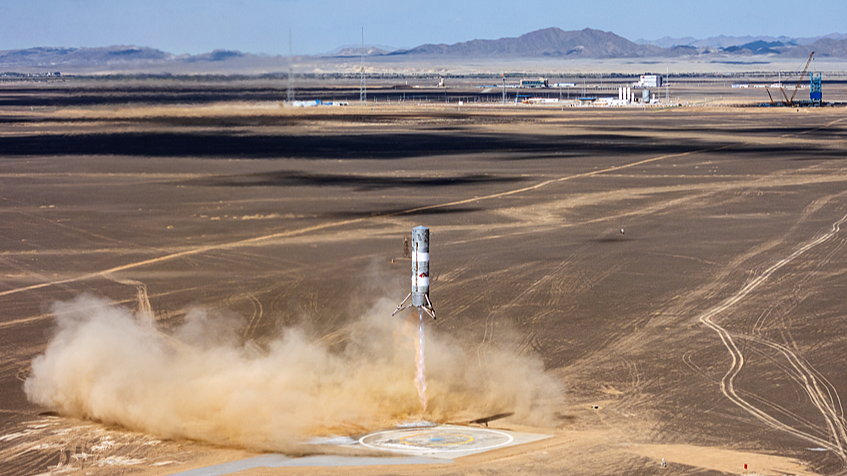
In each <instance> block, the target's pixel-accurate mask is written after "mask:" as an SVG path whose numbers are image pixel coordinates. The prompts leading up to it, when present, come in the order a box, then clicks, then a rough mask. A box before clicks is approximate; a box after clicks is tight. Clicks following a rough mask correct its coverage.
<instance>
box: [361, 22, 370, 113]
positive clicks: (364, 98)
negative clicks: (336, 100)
mask: <svg viewBox="0 0 847 476" xmlns="http://www.w3.org/2000/svg"><path fill="white" fill-rule="evenodd" d="M360 58H361V62H362V64H361V72H362V80H361V82H359V102H360V103H362V104H364V103H365V102H367V100H368V86H367V85H366V84H365V27H362V55H361V57H360Z"/></svg>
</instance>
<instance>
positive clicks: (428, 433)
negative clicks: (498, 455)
mask: <svg viewBox="0 0 847 476" xmlns="http://www.w3.org/2000/svg"><path fill="white" fill-rule="evenodd" d="M513 441H514V437H512V435H510V434H508V433H504V432H502V431H497V430H488V429H485V428H470V427H466V426H452V425H444V426H436V427H432V428H400V429H395V430H387V431H380V432H379V433H372V434H370V435H365V436H363V437H361V438H360V439H359V443H360V444H361V445H363V446H366V447H368V448H372V449H377V450H383V451H394V452H399V453H406V454H417V455H443V456H459V454H472V453H479V452H482V451H488V450H493V449H495V448H499V447H501V446H506V445H508V444H510V443H512V442H513Z"/></svg>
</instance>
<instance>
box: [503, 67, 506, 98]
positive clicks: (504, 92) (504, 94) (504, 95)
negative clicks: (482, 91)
mask: <svg viewBox="0 0 847 476" xmlns="http://www.w3.org/2000/svg"><path fill="white" fill-rule="evenodd" d="M503 104H506V73H503Z"/></svg>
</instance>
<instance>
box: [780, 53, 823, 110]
mask: <svg viewBox="0 0 847 476" xmlns="http://www.w3.org/2000/svg"><path fill="white" fill-rule="evenodd" d="M812 56H815V52H814V51H812V54H810V55H809V60H808V61H806V66H805V67H804V68H803V72H802V73H800V80H799V81H797V86H794V94H792V95H791V99H787V98H786V99H787V102H786V103H785V105H786V106H788V107H791V106H793V105H794V96H796V95H797V90H798V89H800V84H802V83H803V77H804V76H806V71H808V70H809V63H811V62H812ZM782 94H783V95H784V94H785V93H784V92H783V93H782Z"/></svg>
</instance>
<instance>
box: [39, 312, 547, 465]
mask: <svg viewBox="0 0 847 476" xmlns="http://www.w3.org/2000/svg"><path fill="white" fill-rule="evenodd" d="M393 308H394V306H393V304H392V303H391V301H390V300H388V299H383V300H381V301H379V302H378V303H377V304H376V305H375V306H374V307H373V308H372V309H371V310H369V311H368V312H367V313H366V314H365V315H364V316H362V317H361V318H360V319H359V320H357V321H356V322H355V323H353V324H351V325H349V326H347V327H346V328H345V332H346V339H345V341H346V345H345V346H344V348H343V349H342V350H338V349H337V348H335V347H334V348H333V349H332V350H330V349H329V348H328V347H327V345H325V344H323V343H322V342H320V341H319V340H316V339H313V338H309V337H308V334H307V333H306V332H305V331H303V330H302V329H299V328H286V329H283V330H281V331H280V336H279V337H278V338H277V339H275V340H273V341H272V342H270V344H269V345H267V346H266V347H265V348H260V347H258V346H256V345H254V344H250V343H246V344H245V343H244V342H243V341H242V340H241V339H240V335H239V330H240V328H239V326H238V325H236V324H234V323H233V320H231V319H226V318H223V317H221V316H219V315H216V314H214V313H211V312H206V311H204V310H193V311H191V312H189V313H188V315H187V316H186V319H185V323H184V324H183V325H182V326H181V327H179V328H178V329H176V330H175V331H174V332H170V333H168V334H166V333H164V332H162V331H161V330H159V329H157V327H156V324H155V323H154V321H153V320H152V319H149V316H146V315H143V314H142V315H134V314H133V313H132V312H131V311H130V310H129V309H126V308H124V307H120V306H118V305H116V304H114V303H112V302H110V301H108V300H105V299H102V298H97V297H92V296H81V297H78V298H76V299H74V300H72V301H68V302H59V303H56V304H55V305H54V306H53V312H54V314H55V316H56V320H57V329H56V332H55V335H54V336H53V337H52V338H51V340H50V342H49V344H48V346H47V349H46V351H45V352H44V354H43V355H41V356H39V357H37V358H36V359H35V360H34V361H33V364H32V375H31V377H30V378H28V379H27V381H26V382H25V384H24V389H25V391H26V394H27V396H28V398H29V399H30V400H31V401H32V402H34V403H37V404H40V405H44V406H46V407H49V408H51V409H54V410H56V411H58V412H59V413H60V414H63V415H68V416H76V417H82V418H88V419H92V420H95V421H100V422H103V423H107V424H117V425H121V426H123V427H126V428H129V429H133V430H139V431H143V432H146V433H148V434H153V435H156V436H158V437H163V438H190V439H196V440H201V441H207V442H211V443H215V444H222V445H230V446H239V447H245V448H251V449H259V450H272V451H286V450H290V451H294V450H295V449H296V448H295V447H296V446H297V445H298V444H299V443H301V442H303V441H304V440H308V439H310V438H311V437H315V436H321V435H349V434H355V433H360V432H365V431H370V430H376V429H381V428H385V427H388V426H391V425H395V424H398V423H402V422H410V421H417V420H428V421H437V422H447V421H461V420H462V419H468V418H469V417H471V418H473V417H481V416H486V415H490V414H493V413H498V412H504V411H511V412H515V417H514V418H516V419H519V421H521V422H524V423H528V424H535V425H544V424H545V423H547V424H548V425H549V424H550V422H551V421H552V419H551V417H552V413H553V410H554V408H555V406H556V404H558V403H559V401H560V399H561V395H562V393H563V392H562V388H561V384H560V383H559V382H558V381H557V380H555V379H554V378H553V377H552V376H550V375H547V374H545V373H544V371H543V366H542V363H541V360H540V359H539V358H538V357H537V356H534V355H525V354H521V353H519V352H517V351H516V350H514V349H512V348H507V347H496V346H493V345H491V344H489V345H487V346H486V348H485V349H484V352H482V353H480V349H479V348H478V343H477V344H476V345H471V346H464V345H461V344H460V343H459V340H458V339H456V338H454V337H453V336H448V335H444V334H443V333H436V332H433V331H432V329H427V332H426V384H427V388H426V394H427V406H426V409H425V410H424V409H423V408H422V405H421V403H422V401H421V399H420V395H419V394H418V390H417V389H416V387H415V377H416V356H417V355H418V354H417V353H416V349H415V344H416V342H415V341H416V340H417V339H418V338H419V333H418V326H417V324H418V322H417V321H418V319H417V318H418V316H417V315H414V316H413V317H414V319H412V318H410V321H409V322H408V323H407V322H406V321H404V320H403V319H398V318H391V317H390V315H391V312H392V310H393ZM413 314H416V313H413ZM236 322H237V321H236ZM480 355H484V358H483V359H481V358H479V356H480Z"/></svg>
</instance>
